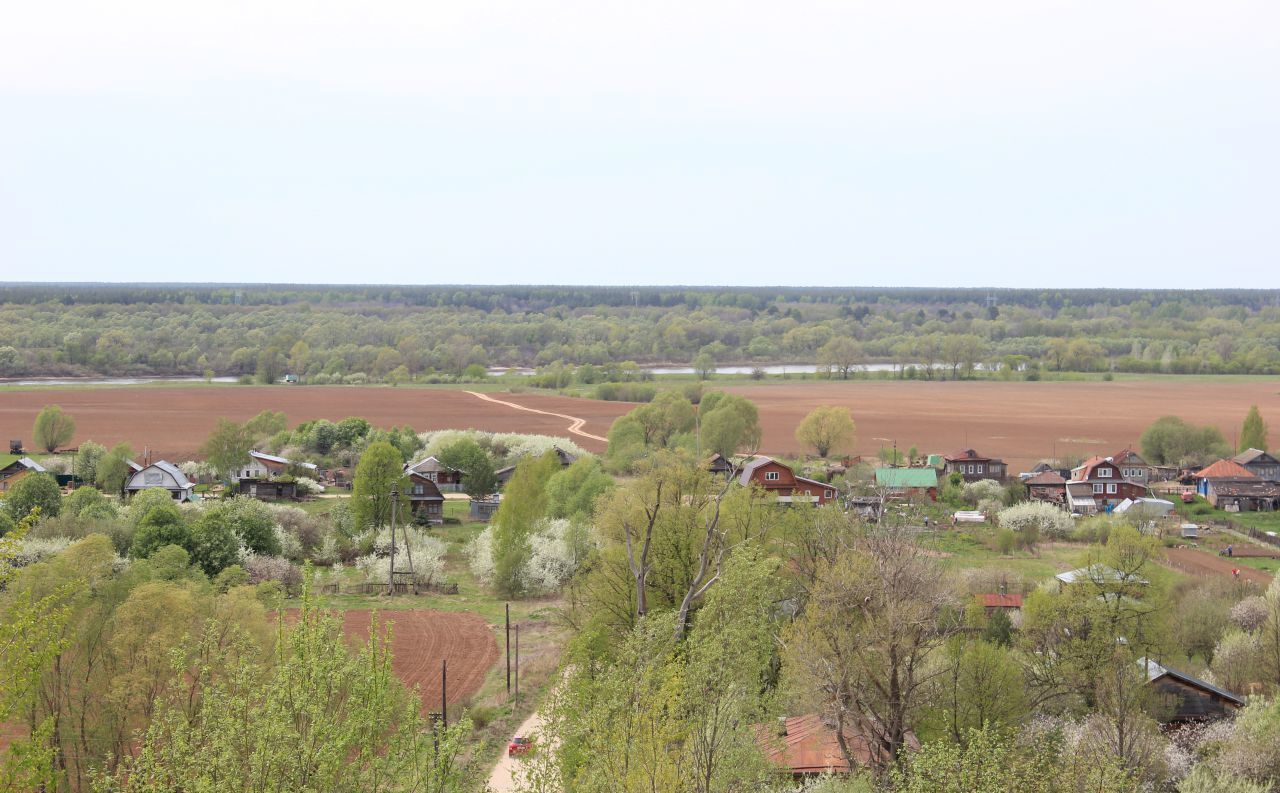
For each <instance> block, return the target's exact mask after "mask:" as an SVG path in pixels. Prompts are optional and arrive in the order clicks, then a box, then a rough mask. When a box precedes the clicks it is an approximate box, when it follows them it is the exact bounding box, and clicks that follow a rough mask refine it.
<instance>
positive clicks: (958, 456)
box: [945, 449, 1004, 463]
mask: <svg viewBox="0 0 1280 793" xmlns="http://www.w3.org/2000/svg"><path fill="white" fill-rule="evenodd" d="M945 459H946V461H947V462H949V463H958V462H969V461H973V462H984V463H985V462H992V463H1001V462H1004V461H1003V460H1001V459H999V458H998V457H983V456H982V455H980V454H978V453H977V452H975V451H974V450H973V449H960V450H959V451H955V452H952V453H951V454H948V455H947V456H946V458H945Z"/></svg>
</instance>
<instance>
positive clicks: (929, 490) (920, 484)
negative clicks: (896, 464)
mask: <svg viewBox="0 0 1280 793" xmlns="http://www.w3.org/2000/svg"><path fill="white" fill-rule="evenodd" d="M876 487H878V488H882V489H884V490H886V491H887V492H888V495H889V498H899V499H906V498H927V499H929V500H930V501H937V500H938V472H937V471H936V470H934V469H932V468H877V469H876Z"/></svg>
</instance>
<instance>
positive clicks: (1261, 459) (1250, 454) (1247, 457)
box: [1231, 449, 1280, 465]
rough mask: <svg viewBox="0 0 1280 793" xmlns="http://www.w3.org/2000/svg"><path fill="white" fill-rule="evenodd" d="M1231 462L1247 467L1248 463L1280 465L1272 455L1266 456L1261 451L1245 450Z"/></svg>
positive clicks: (1279, 461)
mask: <svg viewBox="0 0 1280 793" xmlns="http://www.w3.org/2000/svg"><path fill="white" fill-rule="evenodd" d="M1231 462H1233V463H1239V464H1240V465H1249V464H1250V463H1262V464H1264V465H1280V460H1277V459H1276V458H1275V457H1273V456H1272V455H1270V454H1267V453H1266V452H1265V451H1263V450H1262V449H1245V450H1244V451H1242V452H1240V453H1239V454H1237V455H1236V456H1235V457H1232V458H1231Z"/></svg>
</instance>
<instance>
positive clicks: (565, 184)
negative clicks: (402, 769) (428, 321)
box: [0, 0, 1280, 287]
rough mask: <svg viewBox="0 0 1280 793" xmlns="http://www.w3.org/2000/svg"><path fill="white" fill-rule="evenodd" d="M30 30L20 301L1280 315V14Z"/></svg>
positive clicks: (261, 1)
mask: <svg viewBox="0 0 1280 793" xmlns="http://www.w3.org/2000/svg"><path fill="white" fill-rule="evenodd" d="M4 16H5V21H4V24H3V25H0V280H68V281H83V280H115V281H235V282H245V281H290V282H297V281H303V282H317V283H323V282H355V283H588V284H618V283H623V284H630V283H658V284H671V283H690V284H727V285H735V284H743V285H746V284H794V285H972V286H988V285H989V286H1136V287H1142V286H1187V287H1203V286H1269V287H1280V267H1278V266H1277V265H1278V264H1280V262H1278V261H1277V251H1278V248H1280V246H1278V244H1277V228H1280V220H1278V218H1280V155H1278V154H1277V145H1280V90H1278V89H1280V47H1278V46H1277V45H1276V35H1277V34H1276V31H1277V29H1278V27H1280V25H1278V23H1280V3H1276V2H1274V0H1267V1H1266V2H1263V1H1262V0H1258V1H1257V2H1250V1H1247V0H1217V1H1215V2H1207V1H1206V2H1185V1H1184V0H1153V1H1152V2H1124V1H1123V0H1119V1H1115V0H1112V1H1110V2H1052V1H1051V0H1039V1H1038V0H973V2H965V3H957V2H954V1H953V0H946V1H945V2H941V1H939V2H888V1H887V0H877V1H876V2H865V1H864V0H843V1H842V2H834V1H833V2H815V1H813V0H807V1H806V0H800V1H799V2H770V3H763V2H755V0H734V1H733V2H730V1H729V0H715V1H714V2H698V0H684V2H676V1H675V0H670V1H668V0H644V2H640V1H639V0H630V2H612V1H611V0H582V1H581V2H569V1H568V0H510V2H496V1H494V2H465V3H464V2H450V3H442V2H438V0H425V1H419V2H404V3H390V2H361V3H355V2H321V0H305V1H304V0H218V1H217V2H215V1H214V0H203V2H173V0H117V1H115V2H68V1H67V0H41V2H33V3H23V4H13V7H11V8H9V9H7V10H6V12H5V15H4Z"/></svg>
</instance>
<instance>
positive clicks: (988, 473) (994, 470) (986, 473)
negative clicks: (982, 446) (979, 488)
mask: <svg viewBox="0 0 1280 793" xmlns="http://www.w3.org/2000/svg"><path fill="white" fill-rule="evenodd" d="M942 470H943V473H945V474H960V475H961V476H963V477H964V481H966V482H977V481H980V480H982V479H995V480H997V481H1001V480H1003V479H1004V478H1005V477H1006V476H1008V475H1009V467H1008V466H1007V465H1005V462H1004V460H1001V459H998V458H995V457H983V456H982V455H981V454H978V453H977V452H975V451H974V450H973V449H961V450H960V451H958V452H952V453H951V454H948V455H946V456H945V457H943V458H942Z"/></svg>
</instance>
